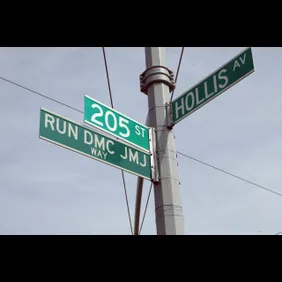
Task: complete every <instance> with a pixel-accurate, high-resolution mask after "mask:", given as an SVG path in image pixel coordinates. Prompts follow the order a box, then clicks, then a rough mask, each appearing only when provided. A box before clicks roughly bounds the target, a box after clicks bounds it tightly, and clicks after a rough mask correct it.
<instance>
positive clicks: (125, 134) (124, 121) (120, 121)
mask: <svg viewBox="0 0 282 282" xmlns="http://www.w3.org/2000/svg"><path fill="white" fill-rule="evenodd" d="M91 107H92V108H93V109H96V108H97V109H98V110H99V112H98V113H95V114H93V115H92V116H91V121H92V122H94V123H96V124H98V125H100V126H101V127H104V124H103V122H101V121H98V120H97V118H98V117H102V116H103V115H104V111H103V109H102V108H101V107H100V106H99V105H97V104H92V105H91ZM110 116H111V118H112V120H113V123H112V126H111V125H110V123H109V117H110ZM104 120H105V124H106V126H107V128H108V129H109V130H110V131H113V132H115V131H116V130H117V127H118V126H119V128H121V129H122V131H120V132H119V135H120V136H122V137H124V138H126V137H129V136H130V130H129V128H128V126H127V125H126V124H128V123H129V121H128V120H127V119H125V118H123V117H121V116H118V121H117V117H116V115H115V114H114V113H113V112H111V111H106V113H105V118H104Z"/></svg>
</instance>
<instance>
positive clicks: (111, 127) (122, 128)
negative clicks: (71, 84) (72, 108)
mask: <svg viewBox="0 0 282 282" xmlns="http://www.w3.org/2000/svg"><path fill="white" fill-rule="evenodd" d="M84 122H86V123H88V124H91V125H92V126H96V127H97V128H99V129H102V130H104V131H105V132H107V133H110V134H112V135H114V136H116V137H118V138H120V139H123V140H125V141H127V142H129V143H131V144H132V145H134V146H136V147H138V148H140V149H144V150H146V151H149V130H148V127H146V126H144V125H142V124H140V123H138V122H136V121H134V120H133V119H131V118H129V117H127V116H125V115H123V114H121V113H119V112H118V111H116V110H114V109H112V108H110V107H108V106H106V105H104V104H102V103H101V102H98V101H96V100H95V99H93V98H91V97H89V96H87V95H85V96H84Z"/></svg>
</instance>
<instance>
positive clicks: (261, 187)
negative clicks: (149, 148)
mask: <svg viewBox="0 0 282 282" xmlns="http://www.w3.org/2000/svg"><path fill="white" fill-rule="evenodd" d="M177 153H178V154H179V155H182V156H184V157H186V158H189V159H191V160H193V161H196V162H198V163H200V164H203V165H206V166H208V167H211V168H213V169H216V170H218V171H220V172H223V173H225V174H227V175H229V176H232V177H235V178H237V179H240V180H242V181H245V182H247V183H249V184H251V185H254V186H256V187H258V188H260V189H264V190H266V191H268V192H271V193H273V194H276V195H278V196H282V194H281V193H279V192H276V191H274V190H271V189H268V188H266V187H264V186H262V185H259V184H257V183H254V182H252V181H250V180H247V179H245V178H243V177H240V176H238V175H235V174H233V173H230V172H228V171H226V170H223V169H221V168H218V167H215V166H213V165H210V164H208V163H205V162H203V161H200V160H198V159H196V158H193V157H191V156H188V155H187V154H184V153H181V152H179V151H177Z"/></svg>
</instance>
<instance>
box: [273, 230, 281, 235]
mask: <svg viewBox="0 0 282 282" xmlns="http://www.w3.org/2000/svg"><path fill="white" fill-rule="evenodd" d="M281 233H282V231H280V232H278V233H276V234H274V235H279V234H281Z"/></svg>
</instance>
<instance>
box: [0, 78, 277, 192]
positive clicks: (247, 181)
mask: <svg viewBox="0 0 282 282" xmlns="http://www.w3.org/2000/svg"><path fill="white" fill-rule="evenodd" d="M0 79H2V80H3V81H6V82H8V83H11V84H13V85H15V86H18V87H20V88H23V89H25V90H27V91H30V92H32V93H34V94H37V95H39V96H41V97H43V98H46V99H49V100H51V101H53V102H56V103H58V104H61V105H63V106H66V107H68V108H71V109H73V110H75V111H77V112H80V113H83V111H81V110H79V109H76V108H74V107H71V106H69V105H67V104H65V103H62V102H60V101H58V100H56V99H53V98H51V97H49V96H47V95H43V94H42V93H39V92H37V91H34V90H32V89H30V88H28V87H25V86H23V85H20V84H18V83H16V82H14V81H11V80H9V79H6V78H4V77H1V76H0ZM177 153H178V154H180V155H182V156H184V157H186V158H189V159H191V160H194V161H196V162H198V163H200V164H203V165H205V166H208V167H210V168H213V169H215V170H217V171H220V172H223V173H225V174H227V175H229V176H232V177H235V178H237V179H240V180H242V181H245V182H246V183H249V184H252V185H254V186H256V187H258V188H261V189H264V190H266V191H268V192H271V193H273V194H276V195H278V196H282V194H281V193H279V192H276V191H274V190H271V189H269V188H266V187H264V186H262V185H259V184H256V183H254V182H251V181H249V180H247V179H245V178H243V177H240V176H237V175H234V174H232V173H230V172H228V171H225V170H223V169H221V168H218V167H215V166H213V165H210V164H208V163H206V162H203V161H201V160H198V159H196V158H193V157H191V156H189V155H187V154H184V153H181V152H179V151H177Z"/></svg>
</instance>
